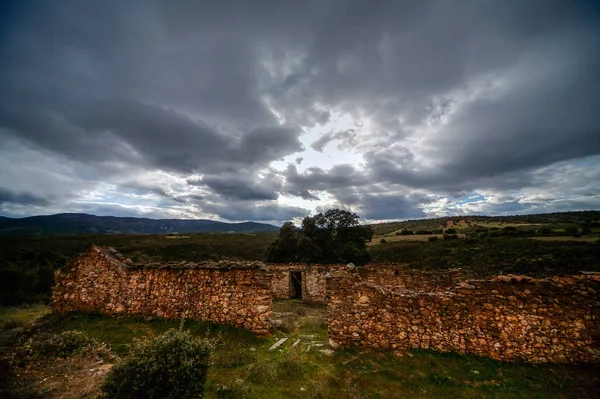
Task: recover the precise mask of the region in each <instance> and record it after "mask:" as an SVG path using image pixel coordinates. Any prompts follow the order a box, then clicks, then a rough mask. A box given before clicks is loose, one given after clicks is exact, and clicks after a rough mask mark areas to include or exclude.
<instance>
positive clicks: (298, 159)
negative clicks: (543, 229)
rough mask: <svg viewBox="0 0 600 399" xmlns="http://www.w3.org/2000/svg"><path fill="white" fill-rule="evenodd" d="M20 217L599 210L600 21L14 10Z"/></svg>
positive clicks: (387, 4)
mask: <svg viewBox="0 0 600 399" xmlns="http://www.w3.org/2000/svg"><path fill="white" fill-rule="evenodd" d="M0 96H1V100H0V215H2V216H8V217H24V216H32V215H40V214H54V213H61V212H85V213H91V214H95V215H112V216H137V217H150V218H191V219H195V218H203V219H215V220H224V221H243V220H252V221H263V222H270V223H277V224H281V223H283V222H284V221H287V220H295V221H298V220H299V219H300V218H302V217H304V216H306V215H309V214H314V213H315V212H319V211H323V210H326V209H330V208H334V207H337V208H343V209H348V210H351V211H353V212H356V213H357V214H358V215H359V216H360V217H361V220H364V221H384V220H404V219H416V218H425V217H439V216H452V215H470V214H478V215H482V214H486V215H506V214H527V213H542V212H556V211H570V210H585V209H600V6H598V4H597V2H595V1H592V0H589V1H577V0H564V1H554V0H539V1H537V0H522V1H493V0H461V1H458V0H457V1H453V0H439V1H427V0H418V1H416V0H415V1H400V0H392V1H385V0H380V1H352V0H345V1H341V0H340V1H329V0H316V1H284V0H273V1H270V0H269V1H267V0H253V1H232V0H223V1H218V2H217V1H163V0H156V1H152V0H149V1H137V0H130V1H111V0H108V1H107V0H102V1H100V0H98V1H93V0H83V1H81V0H56V1H45V0H44V1H26V0H23V1H14V2H7V1H3V2H1V3H0Z"/></svg>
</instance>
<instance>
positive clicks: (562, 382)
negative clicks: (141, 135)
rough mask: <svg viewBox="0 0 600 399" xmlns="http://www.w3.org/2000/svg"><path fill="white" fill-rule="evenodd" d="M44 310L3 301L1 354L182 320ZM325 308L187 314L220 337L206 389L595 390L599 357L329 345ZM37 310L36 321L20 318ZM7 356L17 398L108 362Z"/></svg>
mask: <svg viewBox="0 0 600 399" xmlns="http://www.w3.org/2000/svg"><path fill="white" fill-rule="evenodd" d="M45 313H46V311H45V310H44V309H43V308H40V307H34V308H28V307H19V308H5V309H4V310H3V313H2V318H3V320H4V321H3V324H2V329H1V330H0V333H1V334H2V337H3V339H2V341H0V342H2V348H1V349H2V353H4V354H6V353H17V354H19V350H18V347H19V346H20V345H22V344H23V342H26V340H27V339H28V338H32V339H33V340H38V341H41V340H44V339H47V337H48V336H51V335H52V334H56V333H60V332H62V331H67V330H79V331H83V332H85V333H86V334H88V335H89V336H91V337H94V338H96V339H98V340H100V341H102V342H105V343H107V344H108V345H109V347H110V350H111V352H112V353H113V354H116V355H117V356H122V355H124V354H126V352H127V350H128V346H127V344H128V343H130V342H131V340H132V339H133V338H134V337H143V336H154V335H157V334H160V333H162V332H164V331H166V330H167V329H169V328H179V326H180V321H179V320H170V321H168V320H162V319H156V320H152V321H143V320H140V319H136V318H126V317H123V318H108V317H103V316H96V315H70V316H67V317H64V318H54V317H52V316H44V314H45ZM325 314H326V309H324V308H323V307H311V306H307V305H304V304H302V303H300V302H296V301H279V302H276V303H275V306H274V317H275V318H277V319H278V320H280V322H277V323H276V324H277V325H278V327H277V328H275V329H274V330H273V336H272V337H269V338H256V337H254V336H253V335H251V334H249V333H247V332H245V331H242V330H236V329H230V328H224V327H220V326H216V325H211V324H205V323H195V322H191V321H186V322H185V324H184V329H189V330H190V331H191V332H192V333H193V334H194V335H196V336H200V337H207V338H210V339H213V340H216V342H217V347H216V349H215V351H214V354H213V366H212V367H211V369H210V373H209V379H208V383H207V389H208V392H207V398H307V397H309V398H425V397H428V398H449V397H452V398H523V397H528V398H545V399H546V398H593V397H597V395H599V394H600V380H599V377H598V376H600V367H599V366H557V365H551V366H533V365H525V364H509V363H502V362H497V361H493V360H489V359H484V358H478V357H473V356H463V355H458V354H438V353H434V352H429V351H413V352H408V353H403V354H395V353H394V352H392V351H386V352H374V351H358V350H343V351H336V352H334V353H331V352H330V351H329V350H328V344H327V327H326V318H325ZM40 316H41V317H42V318H41V319H39V320H38V322H37V326H38V327H37V328H32V327H27V326H28V325H30V324H29V323H31V321H32V320H33V319H35V318H38V317H40ZM8 319H10V320H12V321H8ZM281 337H287V338H288V340H287V341H286V342H285V343H284V344H283V345H282V346H281V347H280V348H279V349H276V350H274V351H269V348H270V347H271V346H272V345H273V343H274V342H276V340H278V339H279V338H281ZM298 340H299V343H298V344H296V346H293V344H294V343H295V342H296V341H298ZM13 361H14V362H15V363H16V364H18V367H17V370H16V371H15V374H14V376H15V379H14V381H13V382H15V385H12V387H11V388H10V390H9V391H5V392H4V395H5V396H6V397H15V398H16V397H18V398H27V397H31V398H35V397H50V398H59V397H64V398H73V397H89V398H95V397H98V393H97V388H98V386H99V385H100V384H101V383H102V380H103V376H104V375H105V373H106V372H107V371H108V370H109V369H110V367H111V366H110V364H111V361H105V360H99V359H97V358H91V357H90V356H88V357H86V356H81V355H77V356H71V357H69V358H66V359H57V358H40V357H37V358H35V359H28V358H27V357H26V356H22V355H17V356H16V358H13ZM114 361H115V360H112V362H114ZM17 375H18V377H16V376H17ZM4 383H5V384H6V385H8V382H6V381H4ZM6 385H5V389H6ZM9 395H12V396H9ZM0 396H2V394H1V393H0Z"/></svg>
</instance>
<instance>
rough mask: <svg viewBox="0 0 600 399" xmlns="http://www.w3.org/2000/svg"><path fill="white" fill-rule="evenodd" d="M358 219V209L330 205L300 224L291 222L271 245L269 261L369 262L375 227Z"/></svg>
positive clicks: (283, 227) (268, 252)
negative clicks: (347, 209)
mask: <svg viewBox="0 0 600 399" xmlns="http://www.w3.org/2000/svg"><path fill="white" fill-rule="evenodd" d="M358 219H359V217H358V215H356V214H355V213H352V212H348V211H345V210H341V209H330V210H328V211H327V212H325V213H318V214H317V215H315V216H312V217H306V218H304V220H303V221H302V227H300V228H297V227H295V226H294V224H293V223H291V222H287V223H285V224H284V225H283V226H282V227H281V229H280V230H279V236H278V237H277V239H276V240H275V242H273V243H272V244H271V245H270V246H269V248H268V250H267V262H306V263H347V262H352V263H355V264H357V265H363V264H365V263H368V262H369V261H370V260H371V256H370V254H369V252H368V251H367V243H369V242H370V241H371V239H372V238H373V231H372V230H371V228H370V227H369V226H361V225H360V224H359V222H358Z"/></svg>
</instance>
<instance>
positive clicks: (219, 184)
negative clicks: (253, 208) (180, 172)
mask: <svg viewBox="0 0 600 399" xmlns="http://www.w3.org/2000/svg"><path fill="white" fill-rule="evenodd" d="M188 183H189V184H191V185H194V186H206V187H208V188H210V189H211V190H212V192H214V193H217V194H219V195H221V196H223V197H224V198H228V199H231V198H233V199H238V200H257V201H260V200H276V199H277V197H278V196H279V195H278V191H279V189H280V187H281V183H280V181H279V180H278V179H277V178H276V177H275V176H273V175H270V176H266V177H263V178H262V179H259V180H254V176H252V175H248V174H246V175H244V174H227V175H223V174H221V175H215V176H204V177H203V178H202V179H201V180H193V179H191V180H188Z"/></svg>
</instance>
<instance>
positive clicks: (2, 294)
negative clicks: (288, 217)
mask: <svg viewBox="0 0 600 399" xmlns="http://www.w3.org/2000/svg"><path fill="white" fill-rule="evenodd" d="M599 213H600V212H596V211H590V212H569V213H565V214H550V215H528V216H519V218H521V219H519V220H518V221H520V222H523V221H528V220H529V221H531V222H534V221H535V222H540V221H542V220H547V221H552V223H547V224H539V225H532V224H524V223H513V222H515V221H517V220H516V219H514V220H513V219H510V218H508V219H507V223H508V221H511V224H506V223H505V222H500V221H495V222H490V221H487V222H484V221H479V222H477V223H475V222H474V221H468V220H463V223H461V222H460V220H455V222H456V223H454V222H453V225H452V227H447V228H446V229H445V230H444V231H445V232H446V234H445V235H444V234H424V233H423V231H425V230H423V228H424V227H425V226H424V225H414V226H412V227H411V226H410V225H404V227H403V228H402V229H400V230H399V231H398V230H392V231H391V232H390V233H389V234H387V235H385V236H382V235H377V234H376V235H375V236H374V237H373V242H372V245H370V246H369V247H366V246H365V245H363V244H364V243H366V241H367V238H371V237H370V234H369V233H368V230H366V229H363V228H362V226H358V225H357V219H355V218H353V217H350V218H348V219H347V220H345V219H340V220H338V221H336V219H335V218H332V219H331V220H330V221H328V219H327V217H325V214H322V216H321V217H319V219H318V220H317V219H315V218H308V220H307V223H306V224H305V225H303V226H302V228H300V229H297V228H296V227H294V226H293V225H292V224H291V223H290V224H286V225H285V226H284V227H283V228H282V229H281V230H280V233H279V236H277V235H276V234H275V233H257V234H224V233H202V234H189V235H102V234H97V235H79V236H28V237H9V236H0V305H12V304H20V303H35V302H44V301H47V300H48V299H49V296H50V290H51V287H52V284H53V275H54V271H55V270H56V269H57V268H59V267H61V266H63V265H64V264H65V263H66V262H67V261H68V259H69V258H71V257H72V256H74V255H76V254H79V253H82V252H84V251H86V250H87V249H88V248H89V247H90V246H92V245H93V244H95V245H110V246H114V247H115V248H116V249H117V250H119V251H120V252H121V253H122V254H123V255H124V256H125V257H129V258H131V259H133V260H134V261H140V262H145V261H150V260H152V261H159V260H164V261H171V260H174V261H177V260H189V261H195V262H198V261H203V260H209V259H210V260H222V259H228V260H255V261H264V260H267V259H268V260H273V261H275V260H279V261H306V262H330V261H331V262H334V263H339V262H354V263H356V264H360V263H364V262H366V259H368V256H371V257H372V262H374V263H382V262H384V263H388V262H394V263H403V264H406V265H407V266H409V267H414V268H420V269H440V268H442V269H444V268H462V269H463V270H464V271H465V273H471V274H473V275H477V276H490V275H494V274H498V273H519V274H529V275H535V276H549V275H553V274H570V273H576V272H578V271H581V270H589V271H593V270H596V271H598V270H600V253H599V251H600V245H599V241H600V228H599V227H595V224H594V223H596V222H595V221H594V220H596V219H593V218H595V217H597V214H599ZM338 216H340V215H338ZM346 216H348V215H346ZM474 218H479V217H474ZM492 219H493V220H496V219H497V218H487V219H486V220H492ZM473 220H475V219H473ZM576 220H579V221H582V222H581V224H575V225H574V224H572V223H574V221H576ZM557 221H563V222H565V221H568V222H569V223H571V224H569V223H567V224H562V225H561V224H556V223H557ZM309 222H310V223H309ZM412 222H419V223H421V222H423V221H412ZM412 222H410V223H412ZM438 222H439V221H436V222H435V223H438ZM467 222H469V223H467ZM555 222H556V223H555ZM327 223H334V224H330V225H328V224H327ZM335 223H338V224H339V225H340V226H342V227H343V229H345V230H344V231H343V233H342V234H341V235H337V233H336V230H335V229H333V228H332V227H331V226H336V224H335ZM403 223H409V222H403ZM501 223H502V224H501ZM319 226H321V227H319ZM344 226H348V227H347V228H346V227H344ZM377 226H378V225H372V226H371V227H373V228H375V229H376V227H377ZM407 226H408V227H410V228H414V229H415V230H409V228H408V227H407ZM317 227H318V228H317ZM396 227H397V226H396ZM321 228H322V230H321ZM417 228H418V230H417ZM311 229H312V230H311ZM315 231H318V232H319V234H318V235H316V236H315V235H314V234H313V233H314V232H315ZM426 232H428V231H426ZM305 233H306V234H305ZM334 233H335V234H334ZM355 233H356V234H355ZM415 233H419V234H415ZM421 233H423V234H421ZM453 233H456V234H453ZM397 234H398V235H397ZM574 236H582V237H580V238H575V237H574ZM346 237H348V238H349V241H348V242H349V243H350V244H349V245H348V246H346V244H343V242H344V241H345V240H346ZM521 237H533V238H535V239H536V240H532V239H527V238H521ZM413 240H420V241H413ZM537 240H540V241H537ZM541 240H561V241H541ZM269 248H270V249H269ZM268 249H269V251H268V252H267V250H268ZM367 250H368V253H367Z"/></svg>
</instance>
